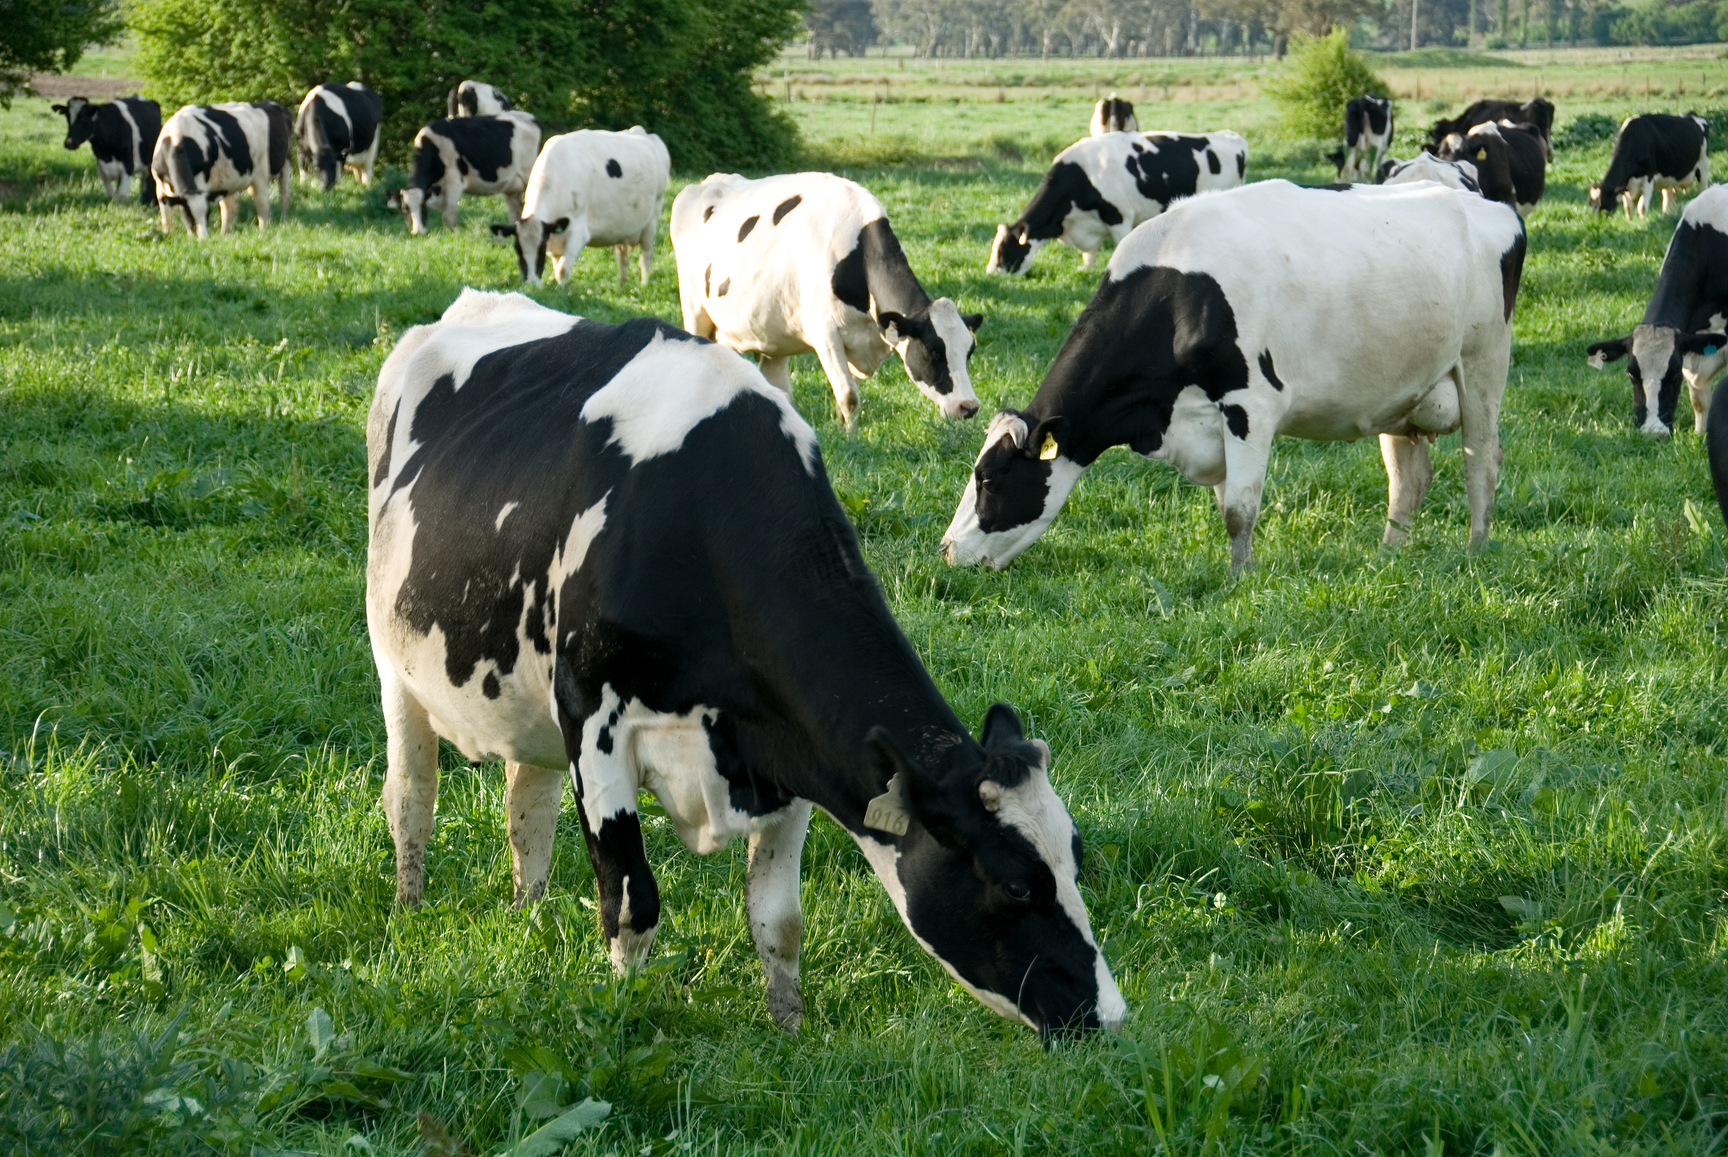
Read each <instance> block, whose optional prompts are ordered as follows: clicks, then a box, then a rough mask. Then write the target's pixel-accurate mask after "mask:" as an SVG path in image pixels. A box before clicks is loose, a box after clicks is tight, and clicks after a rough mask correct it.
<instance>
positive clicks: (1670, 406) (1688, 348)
mask: <svg viewBox="0 0 1728 1157" xmlns="http://www.w3.org/2000/svg"><path fill="white" fill-rule="evenodd" d="M1724 349H1728V335H1724V334H1720V333H1681V332H1680V331H1679V330H1677V329H1674V328H1673V327H1671V326H1666V325H1640V326H1635V327H1633V330H1632V332H1631V333H1630V334H1627V335H1626V336H1625V337H1618V338H1614V339H1612V340H1610V341H1599V342H1596V343H1595V344H1594V345H1592V346H1590V348H1589V350H1588V351H1586V352H1588V353H1589V355H1590V363H1589V364H1590V367H1591V368H1592V369H1597V370H1600V369H1605V368H1607V365H1608V363H1609V362H1617V361H1619V360H1620V359H1621V358H1625V359H1626V373H1627V376H1629V377H1630V378H1631V379H1632V420H1633V422H1634V423H1636V424H1637V426H1638V429H1639V432H1641V433H1644V434H1648V435H1650V436H1651V437H1653V438H1666V437H1668V436H1669V435H1671V434H1673V433H1674V409H1675V406H1676V404H1677V403H1678V402H1679V400H1680V381H1681V377H1682V375H1681V371H1682V370H1684V369H1692V370H1694V372H1696V371H1697V370H1698V369H1699V368H1700V363H1701V362H1702V361H1703V360H1704V359H1706V358H1715V359H1718V364H1719V360H1720V359H1721V357H1722V353H1723V351H1724ZM1652 398H1654V399H1655V400H1656V405H1655V408H1654V409H1652V408H1651V405H1650V400H1651V399H1652Z"/></svg>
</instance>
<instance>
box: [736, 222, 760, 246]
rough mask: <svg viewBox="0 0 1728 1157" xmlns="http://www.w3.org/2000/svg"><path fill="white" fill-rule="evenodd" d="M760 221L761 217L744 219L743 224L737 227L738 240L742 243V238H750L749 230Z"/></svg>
mask: <svg viewBox="0 0 1728 1157" xmlns="http://www.w3.org/2000/svg"><path fill="white" fill-rule="evenodd" d="M760 220H762V218H761V217H746V218H744V224H742V225H740V226H738V240H740V241H742V240H744V238H746V237H748V236H750V230H752V229H754V228H756V222H758V221H760Z"/></svg>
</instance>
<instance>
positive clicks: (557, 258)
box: [492, 125, 672, 285]
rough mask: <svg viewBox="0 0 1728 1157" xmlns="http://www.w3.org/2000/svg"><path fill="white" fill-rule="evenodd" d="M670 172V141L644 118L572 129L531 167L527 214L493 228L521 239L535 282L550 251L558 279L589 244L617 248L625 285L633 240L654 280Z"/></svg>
mask: <svg viewBox="0 0 1728 1157" xmlns="http://www.w3.org/2000/svg"><path fill="white" fill-rule="evenodd" d="M671 175H672V157H671V154H669V153H668V152H667V151H666V144H665V142H663V141H662V140H661V139H660V138H659V137H657V136H655V135H654V134H653V133H650V132H648V131H647V130H645V129H644V128H643V127H642V126H641V125H637V126H635V127H634V128H632V129H630V130H628V131H627V132H621V133H609V132H602V131H600V130H598V129H583V130H580V131H578V132H573V133H565V134H564V135H563V136H557V137H553V138H551V139H550V140H548V141H547V142H546V145H545V147H544V148H542V149H541V150H540V156H539V158H538V159H537V160H535V162H534V168H533V170H532V171H530V172H529V174H528V188H527V192H526V196H525V198H524V199H523V202H522V217H521V219H520V220H518V221H512V222H510V223H509V224H507V225H494V226H492V234H493V236H494V237H496V238H498V239H499V240H500V241H502V242H504V243H511V242H514V244H515V246H516V261H517V264H519V265H520V266H521V267H522V279H523V280H524V281H526V282H527V283H528V284H530V285H539V284H540V275H541V274H542V272H544V270H545V268H546V255H547V254H548V253H550V254H551V255H552V261H553V270H554V273H555V274H556V276H557V278H558V284H559V285H564V284H566V283H567V282H568V281H569V280H570V271H571V269H572V268H573V267H574V266H575V264H576V262H577V261H578V260H580V259H581V257H582V250H583V248H584V247H585V246H590V245H592V246H595V247H596V248H605V247H606V246H608V245H610V246H611V247H612V248H613V249H614V250H616V251H617V254H618V283H619V284H620V285H622V284H624V269H625V261H626V259H627V257H628V255H629V252H630V247H631V246H632V245H636V246H639V247H640V248H641V256H640V259H639V261H638V266H639V268H640V270H641V273H642V284H643V285H647V284H648V275H649V274H650V273H651V272H653V269H654V234H655V232H656V230H658V229H659V227H660V209H661V207H662V206H663V205H664V204H665V203H666V184H667V182H668V181H669V180H671Z"/></svg>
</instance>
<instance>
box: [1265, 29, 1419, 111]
mask: <svg viewBox="0 0 1728 1157" xmlns="http://www.w3.org/2000/svg"><path fill="white" fill-rule="evenodd" d="M1293 44H1294V47H1293V48H1292V50H1291V52H1290V58H1289V59H1288V60H1287V61H1285V62H1284V67H1283V68H1282V69H1281V70H1280V71H1279V73H1278V74H1277V75H1276V76H1275V77H1274V78H1273V79H1272V80H1271V81H1268V82H1267V83H1265V84H1263V85H1261V87H1262V89H1264V90H1265V92H1266V93H1267V95H1269V96H1270V97H1271V98H1272V99H1273V101H1274V102H1275V103H1276V104H1277V105H1278V119H1279V122H1280V124H1281V126H1282V127H1283V129H1284V131H1285V132H1286V133H1288V134H1289V135H1290V136H1292V137H1296V138H1306V139H1331V138H1335V137H1339V136H1342V135H1343V132H1344V105H1345V103H1346V102H1348V101H1350V100H1352V99H1354V98H1355V97H1359V96H1361V95H1362V94H1363V93H1372V94H1373V95H1374V96H1391V95H1392V90H1391V89H1390V88H1388V87H1387V85H1386V82H1385V81H1384V80H1382V79H1380V77H1379V76H1378V75H1377V74H1376V73H1375V72H1374V70H1373V69H1372V68H1369V67H1368V62H1367V60H1366V59H1365V58H1364V57H1363V56H1362V54H1361V53H1360V52H1356V51H1353V50H1352V49H1351V47H1350V35H1349V33H1348V32H1346V31H1345V30H1344V28H1343V27H1341V26H1338V27H1334V28H1333V29H1332V31H1331V33H1330V34H1329V35H1326V36H1308V35H1305V34H1303V33H1297V34H1296V36H1295V38H1294V40H1293Z"/></svg>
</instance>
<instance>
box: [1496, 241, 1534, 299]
mask: <svg viewBox="0 0 1728 1157" xmlns="http://www.w3.org/2000/svg"><path fill="white" fill-rule="evenodd" d="M1528 247H1529V242H1528V241H1527V240H1526V239H1525V236H1524V231H1523V230H1522V229H1520V230H1519V231H1518V237H1517V240H1515V241H1513V242H1512V247H1511V248H1510V249H1508V250H1506V252H1504V253H1502V254H1501V255H1500V301H1501V308H1502V309H1504V310H1505V311H1506V312H1505V315H1504V317H1505V320H1506V321H1511V320H1512V307H1513V306H1515V305H1517V304H1518V282H1519V281H1520V280H1521V279H1522V278H1523V276H1524V253H1525V250H1526V249H1527V248H1528Z"/></svg>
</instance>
